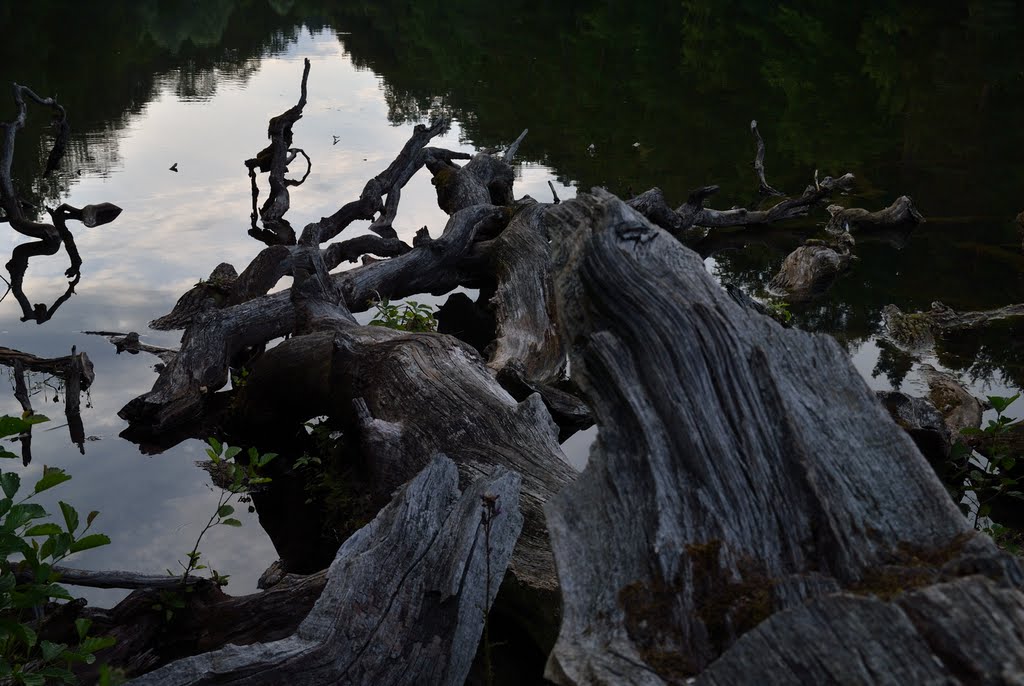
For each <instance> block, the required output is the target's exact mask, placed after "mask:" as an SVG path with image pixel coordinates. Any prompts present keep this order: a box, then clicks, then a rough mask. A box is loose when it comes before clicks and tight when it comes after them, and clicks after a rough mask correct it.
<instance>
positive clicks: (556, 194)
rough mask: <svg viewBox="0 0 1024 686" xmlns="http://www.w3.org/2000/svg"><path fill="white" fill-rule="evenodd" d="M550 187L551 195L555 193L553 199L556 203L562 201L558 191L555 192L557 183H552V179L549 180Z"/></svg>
mask: <svg viewBox="0 0 1024 686" xmlns="http://www.w3.org/2000/svg"><path fill="white" fill-rule="evenodd" d="M548 188H550V189H551V195H553V196H554V198H555V199H554V201H553V202H554V204H555V205H557V204H558V203H560V202H562V201H561V200H559V199H558V193H556V192H555V184H553V183H551V181H550V179H549V180H548Z"/></svg>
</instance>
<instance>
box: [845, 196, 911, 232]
mask: <svg viewBox="0 0 1024 686" xmlns="http://www.w3.org/2000/svg"><path fill="white" fill-rule="evenodd" d="M825 209H826V210H828V213H829V214H830V215H832V218H831V219H829V222H828V225H827V226H826V229H828V230H829V231H833V232H836V233H843V232H845V231H854V230H863V229H891V228H893V227H897V226H904V225H907V224H920V223H921V222H923V221H924V216H923V215H922V214H921V213H920V212H919V211H918V209H917V208H916V207H914V201H913V200H911V199H910V196H907V195H901V196H900V197H898V198H896V200H895V201H893V203H892V204H891V205H889V206H888V207H886V208H884V209H881V210H878V211H877V212H869V211H868V210H865V209H862V208H860V207H849V208H844V207H843V206H842V205H829V206H828V207H827V208H825Z"/></svg>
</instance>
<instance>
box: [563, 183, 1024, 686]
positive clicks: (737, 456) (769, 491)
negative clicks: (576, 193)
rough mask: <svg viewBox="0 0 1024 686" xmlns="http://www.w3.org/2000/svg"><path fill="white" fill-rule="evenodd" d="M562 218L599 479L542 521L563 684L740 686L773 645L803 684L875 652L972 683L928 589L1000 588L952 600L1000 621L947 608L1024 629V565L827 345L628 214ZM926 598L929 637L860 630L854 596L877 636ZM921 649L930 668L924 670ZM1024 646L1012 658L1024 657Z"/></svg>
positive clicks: (572, 331) (614, 208)
mask: <svg viewBox="0 0 1024 686" xmlns="http://www.w3.org/2000/svg"><path fill="white" fill-rule="evenodd" d="M548 216H549V218H550V220H551V221H552V222H558V223H559V224H560V225H561V226H560V229H561V230H560V231H558V232H555V231H553V232H552V235H553V236H555V245H556V257H555V262H556V264H558V265H559V270H558V272H557V273H556V276H555V284H556V292H557V295H558V307H559V313H560V318H561V322H562V325H563V327H564V329H565V335H566V336H567V339H568V340H571V341H573V345H572V346H571V347H570V361H571V368H572V376H573V378H574V380H576V381H577V383H578V384H579V386H580V387H581V388H582V389H583V390H584V392H585V393H586V397H587V399H588V401H589V402H590V403H591V406H592V408H593V410H594V412H595V415H596V417H597V420H598V424H599V426H600V427H601V430H600V434H599V437H598V440H597V443H596V444H595V447H594V448H593V449H592V451H591V456H590V462H589V465H588V467H587V470H586V471H585V472H584V473H583V474H582V475H581V476H580V478H578V479H577V480H576V481H575V482H573V483H572V484H569V485H568V486H566V487H565V488H564V489H563V490H562V491H561V492H560V493H559V494H558V496H557V497H556V498H554V499H553V500H551V501H550V502H549V504H548V505H547V507H546V511H547V514H548V526H549V530H550V532H551V539H552V546H553V548H554V552H555V559H556V563H557V565H558V571H559V581H560V585H561V588H562V593H563V602H564V619H563V624H562V631H561V634H560V636H559V640H558V643H557V645H556V647H555V650H554V652H553V653H552V655H551V657H550V659H549V663H548V670H547V676H548V677H549V678H550V679H552V680H554V681H556V682H557V683H561V684H583V683H587V684H591V683H615V684H623V683H637V684H640V683H643V684H651V683H663V682H669V683H680V682H682V681H683V680H684V679H685V678H686V677H688V676H692V675H695V674H698V673H700V672H702V671H703V670H705V669H706V668H708V666H709V665H712V663H713V662H715V660H716V658H718V659H719V661H718V662H717V663H716V664H715V668H717V669H721V670H730V671H728V672H726V673H727V674H729V675H730V678H735V679H737V680H738V681H740V682H742V681H744V678H745V677H743V675H742V674H744V673H741V670H742V667H743V666H745V665H747V666H748V665H749V663H748V662H744V660H745V659H746V656H750V655H751V654H752V653H751V652H750V651H748V650H746V646H747V645H748V644H749V643H750V642H751V641H754V640H755V637H756V636H766V637H767V638H766V639H765V640H767V641H773V642H777V643H779V644H780V645H782V646H784V648H783V649H782V650H784V652H785V656H786V660H787V668H788V669H789V670H791V673H792V674H796V675H803V674H813V673H815V672H813V671H812V670H813V669H814V664H815V661H816V660H818V659H819V658H818V655H819V654H825V653H829V654H832V653H839V652H843V651H846V652H849V651H850V647H851V646H864V648H865V650H869V651H870V654H872V655H874V654H875V653H881V654H887V655H888V656H889V657H887V658H886V659H885V660H884V662H882V664H886V665H896V664H897V663H899V661H900V658H901V656H904V655H909V656H911V657H912V658H913V660H914V661H913V662H911V663H908V664H906V665H905V666H904V668H903V669H902V670H900V671H899V673H900V674H901V675H903V678H901V679H900V680H902V681H908V682H913V681H914V680H913V678H911V675H913V674H914V673H915V670H917V669H918V668H920V670H926V671H925V673H930V672H932V671H935V670H937V671H938V672H939V673H940V674H942V675H943V676H944V678H945V679H948V680H953V679H954V678H955V677H956V676H958V675H959V674H962V673H964V672H963V671H962V670H960V671H954V670H959V669H960V668H958V667H955V666H953V665H954V663H950V662H948V661H944V660H943V659H937V658H942V657H945V656H946V655H947V654H948V651H947V646H945V645H943V643H942V639H941V636H942V635H943V632H944V631H947V630H951V629H955V627H954V626H953V625H954V623H955V622H956V621H957V620H956V619H955V618H952V617H945V618H943V617H942V616H939V613H929V612H927V611H926V610H927V607H926V606H927V602H929V601H930V600H931V599H933V598H937V597H938V596H940V595H942V594H943V593H944V592H945V589H946V588H947V587H946V586H935V585H933V584H936V583H939V582H943V581H955V580H956V579H957V578H959V577H961V576H965V575H969V574H975V573H982V574H984V575H985V576H988V577H990V578H991V579H992V580H993V581H994V583H990V582H988V581H975V580H973V579H971V580H968V581H966V582H963V583H965V584H966V586H964V585H956V584H954V587H955V588H957V589H959V588H966V589H971V590H972V592H974V590H973V589H979V588H980V589H981V590H980V591H977V592H976V593H975V595H976V596H977V597H978V599H979V600H980V601H984V602H985V604H984V605H982V606H975V605H974V603H973V601H969V600H967V599H966V598H965V597H963V596H962V595H959V596H958V595H954V594H952V593H950V594H948V595H947V596H943V597H949V598H950V600H949V601H948V603H949V605H950V606H951V607H952V608H953V609H954V610H955V615H957V616H960V615H963V616H968V617H971V618H972V621H982V618H983V616H987V615H986V614H985V613H987V612H989V611H994V612H996V613H997V614H996V616H997V617H998V618H999V621H1006V622H1010V623H1011V625H1016V624H1019V622H1020V615H1019V614H1018V615H1016V616H1015V615H1013V612H1015V611H1014V610H1013V609H1011V608H1013V607H1016V606H1018V605H1019V604H1020V603H1021V602H1024V596H1021V594H1020V591H1018V590H1016V586H1018V585H1019V584H1020V583H1021V582H1022V580H1024V574H1022V571H1021V568H1020V566H1019V563H1018V562H1017V561H1016V560H1015V559H1013V558H1011V557H1009V556H1006V555H1004V554H1002V553H1000V551H998V550H997V549H996V548H995V546H994V545H993V544H992V542H991V541H990V540H989V539H988V538H986V537H984V536H981V535H979V534H976V533H975V532H973V531H972V530H970V528H969V526H968V525H967V523H966V521H965V520H964V518H963V517H962V516H961V514H960V513H959V511H958V510H957V508H956V507H955V505H954V504H953V503H952V502H951V501H950V499H949V497H948V496H947V494H946V492H945V489H944V488H943V487H942V485H941V484H940V483H939V481H938V480H937V479H936V477H935V475H934V473H933V472H932V470H931V469H930V468H929V467H928V464H927V462H926V461H925V460H924V459H923V458H922V456H921V454H920V452H919V451H918V450H917V448H916V447H915V446H914V445H913V443H912V442H911V440H910V439H909V437H907V435H906V434H904V433H903V432H902V431H901V430H900V429H899V428H898V427H897V426H896V425H895V424H894V423H893V422H892V421H891V420H890V419H889V418H888V417H887V416H886V415H885V413H884V411H883V409H882V408H881V406H880V404H879V403H878V402H877V400H876V399H875V398H874V395H873V394H872V393H871V392H870V391H869V390H868V388H867V386H866V385H865V384H864V382H863V380H862V379H861V378H860V376H859V375H858V374H857V372H856V371H855V370H854V369H853V367H852V365H851V364H850V362H849V358H848V356H847V354H846V353H845V351H843V350H842V349H841V348H840V346H839V345H838V344H836V342H835V341H834V340H833V339H831V338H829V337H827V336H820V335H813V334H808V333H806V332H803V331H799V330H796V329H783V328H782V327H780V326H779V325H778V324H776V323H775V322H773V321H771V320H769V319H768V318H766V317H763V316H761V315H759V314H757V313H755V312H753V311H751V310H749V309H745V308H741V307H740V306H738V305H737V304H736V303H735V302H733V301H732V300H731V299H730V298H729V296H728V295H726V294H725V292H724V291H723V290H722V289H721V288H720V287H719V286H718V285H717V284H716V283H714V281H713V280H712V278H711V277H710V276H709V275H708V274H707V273H706V271H705V269H704V268H703V264H702V262H701V260H700V258H699V257H698V256H697V255H695V254H694V253H692V252H690V251H689V250H687V249H686V248H684V247H683V246H682V245H681V244H679V243H678V242H677V241H675V240H673V239H672V238H671V237H670V236H669V235H668V234H666V233H664V232H661V231H659V230H658V229H656V228H655V227H653V226H652V225H651V224H649V223H648V222H647V221H646V220H645V219H644V218H643V217H641V216H640V215H638V214H637V213H636V212H634V211H632V210H631V209H629V208H628V207H627V206H626V205H625V204H623V203H621V202H620V201H619V200H617V199H616V198H614V197H613V196H610V195H608V194H606V193H603V192H601V191H594V194H593V195H581V196H580V197H578V198H577V199H576V200H575V201H570V202H565V203H562V204H561V205H559V206H558V208H556V209H554V210H552V211H551V212H550V213H549V215H548ZM627 304H628V305H627ZM696 350H699V351H700V352H699V354H694V351H696ZM917 587H919V588H921V589H922V590H921V591H920V592H919V593H920V596H921V600H912V599H910V598H909V597H908V598H905V599H904V600H902V601H899V600H898V601H897V602H904V603H906V604H907V605H908V607H909V609H908V610H905V611H904V612H908V613H914V617H915V620H916V621H918V624H917V625H915V626H914V627H908V624H909V622H905V623H901V624H897V623H895V622H894V623H892V624H887V623H884V622H883V623H875V622H873V621H872V622H869V623H864V621H861V620H858V619H856V615H850V614H849V613H847V612H845V608H846V607H847V605H848V603H847V601H845V600H844V598H845V596H844V595H843V594H842V593H841V592H842V591H844V590H845V591H847V592H857V593H860V594H867V595H873V596H877V597H878V598H879V600H877V601H875V600H866V601H864V602H865V603H866V605H867V606H869V608H875V607H880V608H881V609H880V610H879V612H878V613H876V614H875V615H874V616H875V617H877V618H879V619H883V618H886V617H890V616H895V615H896V614H898V612H899V610H897V608H896V606H895V605H893V601H890V600H888V599H889V598H891V597H893V596H899V593H900V591H902V590H903V589H911V588H917ZM997 597H1001V598H1005V600H1004V601H1000V605H1001V607H1000V608H997V607H996V600H995V598H997ZM815 598H821V599H820V600H818V601H814V600H813V599H815ZM808 601H812V603H815V604H813V605H807V602H808ZM844 603H846V604H845V605H844ZM1007 603H1009V604H1007ZM814 607H822V608H824V609H823V610H822V611H821V612H823V613H824V615H825V616H826V617H827V619H828V622H829V624H830V625H832V627H833V628H832V630H831V631H829V632H825V631H821V630H817V631H814V632H813V642H815V643H816V645H815V646H814V649H813V650H809V649H808V646H807V644H808V642H809V640H810V636H811V633H809V632H808V631H806V630H805V627H806V621H805V620H803V619H801V618H802V617H803V616H805V615H806V613H808V612H811V611H812V609H811V608H814ZM919 617H920V618H922V619H918V618H919ZM765 620H768V621H765ZM755 627H759V628H757V629H756V630H755V633H754V634H751V638H749V639H747V642H743V643H742V644H739V643H737V639H740V640H741V642H742V639H741V637H742V636H743V635H744V634H747V632H749V631H751V630H752V629H755ZM912 629H913V631H914V633H915V635H918V636H919V637H920V643H923V644H924V649H923V650H924V652H914V651H910V648H909V644H908V643H907V641H906V640H905V639H906V638H907V636H908V632H910V631H911V630H912ZM962 633H963V632H962V630H959V629H956V630H955V634H954V635H957V636H960V635H962ZM877 635H882V636H886V637H887V638H886V639H884V640H880V641H875V640H874V638H873V637H875V636H877ZM1020 635H1021V634H1019V633H1018V634H1016V635H1015V636H1013V637H1012V639H1010V641H1009V643H1007V644H1006V648H1005V652H1006V653H1007V654H1009V653H1013V654H1015V655H1019V654H1021V652H1022V651H1024V646H1022V644H1021V639H1020ZM734 644H736V648H735V650H730V646H733V645H734ZM762 644H763V643H762ZM762 644H755V645H762ZM795 645H800V646H802V648H803V649H802V650H799V651H797V650H789V649H788V648H785V646H795ZM972 645H977V642H974V643H973V644H972ZM967 656H968V658H969V659H973V658H974V656H973V655H972V654H971V653H970V651H967ZM751 659H753V658H751ZM758 659H762V658H760V657H758ZM879 659H881V658H879ZM1013 659H1016V658H1007V659H1003V660H1001V664H1002V665H1003V666H1005V665H1012V664H1013ZM922 661H927V663H928V664H927V665H924V664H921V662H922ZM996 662H997V663H998V662H1000V661H999V660H997V661H996ZM759 664H761V665H762V666H763V669H762V671H760V672H759V674H763V673H765V671H770V670H771V669H772V665H773V664H774V663H773V662H772V661H771V659H770V658H764V659H763V661H762V662H761V663H759ZM730 666H731V667H730ZM967 667H968V668H971V669H974V668H977V669H978V670H981V671H984V670H985V669H987V667H988V663H987V662H985V661H982V660H980V659H977V660H975V661H974V662H969V663H968V665H967ZM749 673H750V671H749V670H748V671H747V672H746V673H745V674H749ZM709 674H712V672H709ZM737 675H739V676H737ZM785 676H786V673H785V672H782V673H780V677H779V678H780V680H784V678H785ZM789 678H790V681H789V683H792V682H793V677H792V675H790V677H789ZM709 679H710V677H709ZM796 680H797V681H799V677H797V678H796ZM812 681H813V679H812ZM726 682H729V679H727V678H726V679H722V680H721V683H726ZM748 682H750V683H757V680H756V679H749V681H748ZM772 683H775V682H772Z"/></svg>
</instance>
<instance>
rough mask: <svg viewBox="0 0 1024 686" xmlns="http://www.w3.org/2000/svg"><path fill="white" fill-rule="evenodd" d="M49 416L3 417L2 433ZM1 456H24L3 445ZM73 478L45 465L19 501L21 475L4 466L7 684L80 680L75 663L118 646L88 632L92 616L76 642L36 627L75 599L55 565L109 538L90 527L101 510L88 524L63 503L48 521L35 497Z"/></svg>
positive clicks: (0, 616) (2, 606)
mask: <svg viewBox="0 0 1024 686" xmlns="http://www.w3.org/2000/svg"><path fill="white" fill-rule="evenodd" d="M45 421H48V419H47V418H46V417H44V416H42V415H27V416H24V417H22V418H20V419H19V418H17V417H10V416H6V415H5V416H2V417H0V439H3V438H7V437H8V436H17V435H20V434H22V433H24V432H26V431H28V429H29V428H30V427H31V426H32V425H33V424H38V423H40V422H45ZM0 457H4V458H14V457H17V456H16V455H15V454H14V453H11V452H10V451H8V450H5V449H3V448H0ZM70 479H71V476H70V475H69V474H67V473H65V472H64V470H62V469H58V468H56V467H45V466H44V467H43V474H42V477H41V478H40V479H39V480H38V481H37V482H36V483H35V486H33V488H32V490H31V492H29V493H28V494H27V495H25V496H23V497H22V498H21V499H18V500H15V498H16V496H17V495H18V492H19V491H20V490H21V477H20V476H19V475H18V474H16V473H14V472H4V471H2V470H0V488H2V490H3V496H4V497H3V498H2V499H0V516H2V522H0V680H3V682H4V683H15V684H26V685H27V686H37V685H38V686H41V685H42V684H45V683H47V682H51V683H52V682H54V681H57V682H60V683H65V684H71V683H76V681H77V680H76V678H75V675H74V674H73V673H72V671H71V666H72V665H73V664H74V663H76V662H83V663H86V664H91V663H92V662H94V661H95V659H96V657H95V653H96V652H97V651H98V650H102V649H103V648H106V647H109V646H111V645H113V644H114V639H113V638H109V637H96V636H89V627H90V624H91V622H90V620H87V619H78V620H76V621H75V629H76V632H77V635H78V643H77V645H75V646H73V647H72V646H69V645H68V644H65V643H54V642H52V641H47V640H40V638H39V635H38V633H37V629H38V628H39V626H40V624H41V623H42V619H43V616H42V610H41V608H42V607H43V606H44V605H45V604H46V603H48V602H49V601H52V600H71V595H70V594H69V593H68V592H67V590H66V589H64V588H63V587H62V586H60V585H58V584H57V582H58V581H59V580H60V574H59V573H58V572H56V571H54V569H53V567H54V565H56V564H57V563H58V562H60V561H62V560H64V559H65V558H66V557H68V556H70V555H73V554H74V553H77V552H81V551H83V550H89V549H90V548H96V547H99V546H103V545H107V544H108V543H110V539H109V538H108V537H107V536H105V535H104V534H90V533H88V531H89V529H90V528H91V527H92V523H93V521H94V520H95V519H96V517H97V515H99V512H95V511H93V512H90V513H89V514H88V515H87V516H86V518H85V527H84V528H82V527H81V517H80V516H79V514H78V511H77V510H75V508H74V507H72V506H71V505H69V504H68V503H65V502H63V501H61V502H60V503H59V505H60V510H61V515H62V518H63V520H64V522H63V526H62V525H61V524H59V523H57V522H50V521H44V520H46V518H47V517H49V514H48V513H47V512H46V510H45V509H44V508H43V506H42V505H39V504H38V503H33V502H29V501H30V500H31V499H32V498H34V497H35V496H36V495H38V494H39V493H42V492H44V491H48V490H49V489H51V488H54V487H56V486H59V485H60V484H62V483H64V482H66V481H69V480H70ZM11 556H15V559H13V560H12V559H11ZM18 557H20V559H17V558H18Z"/></svg>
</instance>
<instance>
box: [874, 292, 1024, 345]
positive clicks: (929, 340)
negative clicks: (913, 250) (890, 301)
mask: <svg viewBox="0 0 1024 686" xmlns="http://www.w3.org/2000/svg"><path fill="white" fill-rule="evenodd" d="M1013 317H1024V303H1020V304H1015V305H1006V306H1005V307H999V308H996V309H994V310H983V311H977V312H957V311H956V310H954V309H953V308H951V307H948V306H946V305H944V304H942V303H941V302H939V301H935V302H933V303H932V306H931V309H930V310H927V311H925V312H904V311H903V310H901V309H900V308H899V307H897V306H896V305H886V306H885V307H884V308H882V321H883V323H884V325H885V330H886V334H887V335H888V337H889V338H890V339H891V340H892V341H893V342H894V343H895V344H896V345H898V346H900V347H901V348H903V349H904V350H908V351H911V352H921V351H924V350H928V349H930V348H932V347H933V346H934V345H935V337H936V336H940V337H941V336H945V335H949V334H951V333H955V332H958V331H967V330H971V329H976V328H978V327H981V326H986V325H988V324H990V323H991V322H994V321H999V320H1001V319H1010V318H1013Z"/></svg>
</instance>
